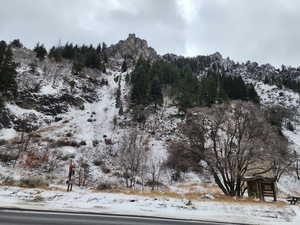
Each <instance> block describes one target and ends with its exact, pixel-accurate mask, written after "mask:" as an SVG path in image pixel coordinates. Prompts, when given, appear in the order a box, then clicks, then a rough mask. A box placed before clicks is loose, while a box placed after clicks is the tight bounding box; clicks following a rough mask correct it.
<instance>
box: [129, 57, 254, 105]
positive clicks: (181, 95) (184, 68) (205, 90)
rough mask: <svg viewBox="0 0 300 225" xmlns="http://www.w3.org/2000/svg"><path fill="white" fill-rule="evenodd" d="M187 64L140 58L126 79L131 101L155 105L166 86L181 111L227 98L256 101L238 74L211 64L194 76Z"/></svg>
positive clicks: (160, 101)
mask: <svg viewBox="0 0 300 225" xmlns="http://www.w3.org/2000/svg"><path fill="white" fill-rule="evenodd" d="M189 65H191V64H187V65H184V64H179V65H178V64H176V63H174V62H166V61H158V62H155V63H153V64H150V63H149V62H148V61H145V60H144V59H140V60H139V61H138V62H137V65H136V67H135V70H134V71H133V73H132V75H131V79H130V82H131V84H132V89H131V102H132V103H133V104H134V105H144V106H147V105H149V104H155V105H159V104H161V103H162V102H163V94H162V90H163V89H164V88H166V87H170V89H171V95H172V96H173V97H174V98H175V99H176V101H177V104H178V107H179V109H180V110H182V111H185V110H186V109H187V108H190V107H194V106H210V105H212V104H215V103H221V102H224V101H228V100H231V99H232V100H235V99H241V100H247V101H253V102H255V103H259V97H258V95H257V93H256V91H255V89H254V87H253V85H247V84H245V83H244V81H243V79H242V78H241V77H240V76H230V75H227V74H225V72H224V70H222V69H219V68H217V67H211V68H210V69H209V70H208V71H207V72H206V74H205V75H201V76H197V75H196V74H195V73H193V69H192V68H190V66H189ZM198 69H199V68H198Z"/></svg>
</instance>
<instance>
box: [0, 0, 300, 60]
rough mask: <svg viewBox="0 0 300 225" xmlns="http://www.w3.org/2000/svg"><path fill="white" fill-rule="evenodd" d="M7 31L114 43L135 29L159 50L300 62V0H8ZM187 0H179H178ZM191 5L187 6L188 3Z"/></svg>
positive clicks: (1, 20)
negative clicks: (299, 24) (299, 25)
mask: <svg viewBox="0 0 300 225" xmlns="http://www.w3.org/2000/svg"><path fill="white" fill-rule="evenodd" d="M1 3H2V6H1V8H0V39H4V40H7V41H8V40H12V39H15V38H20V39H21V40H22V41H23V43H24V44H25V45H26V46H28V47H33V46H34V45H35V43H36V42H37V41H40V42H42V43H45V44H46V45H47V46H48V47H49V46H52V45H56V44H57V43H58V41H59V40H61V41H62V42H66V41H72V42H75V43H79V44H80V43H86V44H89V43H93V44H97V43H99V42H102V41H105V42H106V43H108V44H112V43H115V42H117V41H118V40H120V39H125V38H126V37H127V35H128V33H136V34H137V35H138V36H140V37H141V38H144V39H146V40H148V42H149V44H150V45H151V46H152V47H154V48H155V49H156V50H157V51H158V52H159V53H161V54H163V53H167V52H173V53H177V54H183V55H196V54H211V53H214V52H216V51H219V52H221V53H222V54H223V55H224V56H230V57H231V58H233V59H235V60H239V61H246V60H248V59H250V60H253V61H258V62H260V63H267V62H270V63H272V64H275V65H280V64H283V63H284V64H287V65H300V60H298V59H300V45H299V44H298V42H299V40H300V30H299V29H298V27H297V25H298V21H300V14H299V13H298V12H299V10H300V2H299V1H298V0H289V1H287V0H251V1H248V0H75V1H74V0H63V1H61V0H3V1H2V2H1ZM178 3H180V4H178ZM184 6H189V7H187V9H188V10H186V9H185V8H184Z"/></svg>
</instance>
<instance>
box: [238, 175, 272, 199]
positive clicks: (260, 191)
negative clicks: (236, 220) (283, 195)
mask: <svg viewBox="0 0 300 225" xmlns="http://www.w3.org/2000/svg"><path fill="white" fill-rule="evenodd" d="M243 181H245V182H246V183H247V190H248V196H249V197H250V198H258V199H260V200H261V201H265V197H273V199H274V201H277V195H276V178H273V177H245V178H243Z"/></svg>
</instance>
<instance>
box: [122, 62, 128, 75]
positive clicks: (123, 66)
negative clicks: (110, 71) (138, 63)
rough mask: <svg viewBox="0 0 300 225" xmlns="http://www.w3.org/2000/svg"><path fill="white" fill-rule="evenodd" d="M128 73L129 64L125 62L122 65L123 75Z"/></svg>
mask: <svg viewBox="0 0 300 225" xmlns="http://www.w3.org/2000/svg"><path fill="white" fill-rule="evenodd" d="M126 71H127V63H126V60H124V61H123V64H122V73H125V72H126Z"/></svg>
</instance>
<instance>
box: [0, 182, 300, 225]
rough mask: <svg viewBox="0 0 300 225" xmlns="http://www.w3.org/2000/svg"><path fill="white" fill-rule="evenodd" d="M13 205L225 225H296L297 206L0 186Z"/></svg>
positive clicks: (1, 201) (2, 197)
mask: <svg viewBox="0 0 300 225" xmlns="http://www.w3.org/2000/svg"><path fill="white" fill-rule="evenodd" d="M53 188H55V187H53ZM56 188H57V186H56ZM60 188H65V187H60ZM16 206H17V207H19V208H26V209H28V208H29V209H39V210H43V209H44V210H46V209H47V210H49V209H50V210H66V211H81V212H82V211H86V212H96V213H112V214H123V215H142V216H159V217H169V218H180V219H194V220H210V221H223V222H229V223H230V222H231V223H233V222H236V223H248V224H269V225H275V224H292V225H296V224H299V222H300V209H299V207H298V206H290V205H283V206H278V205H273V204H268V203H248V202H243V201H241V202H236V203H233V202H217V201H215V200H213V201H209V200H197V201H196V200H193V201H191V202H190V203H189V200H188V199H184V198H178V199H177V198H170V197H160V196H158V197H148V196H147V195H145V196H142V195H132V194H129V195H127V194H119V193H105V192H98V193H97V192H94V191H92V190H84V189H79V188H75V190H74V191H73V192H65V191H47V190H43V189H23V188H18V187H6V186H1V187H0V207H16Z"/></svg>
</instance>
